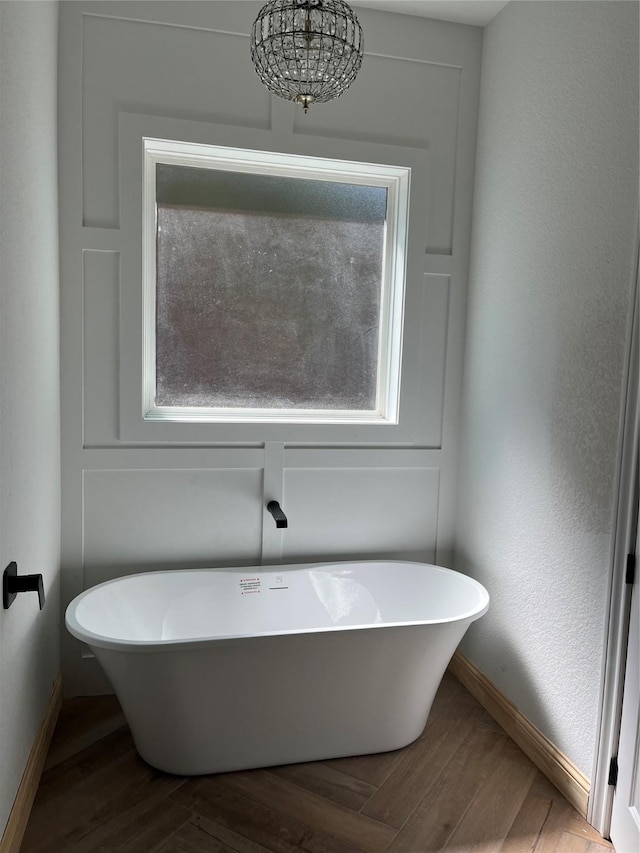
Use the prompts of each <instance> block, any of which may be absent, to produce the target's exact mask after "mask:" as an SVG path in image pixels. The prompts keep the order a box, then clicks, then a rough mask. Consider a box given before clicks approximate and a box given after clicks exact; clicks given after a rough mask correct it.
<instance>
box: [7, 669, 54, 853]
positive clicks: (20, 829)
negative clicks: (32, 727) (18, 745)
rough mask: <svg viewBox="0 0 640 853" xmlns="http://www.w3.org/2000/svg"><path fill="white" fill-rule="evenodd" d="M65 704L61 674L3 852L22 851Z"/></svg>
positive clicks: (14, 811)
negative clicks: (34, 802)
mask: <svg viewBox="0 0 640 853" xmlns="http://www.w3.org/2000/svg"><path fill="white" fill-rule="evenodd" d="M61 704H62V678H61V676H60V675H58V676H56V679H55V681H54V682H53V688H52V690H51V696H50V697H49V703H48V705H47V710H46V712H45V715H44V717H43V719H42V723H41V724H40V728H39V729H38V733H37V734H36V737H35V740H34V741H33V746H32V747H31V752H30V753H29V758H28V760H27V766H26V767H25V769H24V773H23V774H22V780H21V782H20V787H19V788H18V793H17V794H16V798H15V800H14V802H13V808H12V809H11V813H10V814H9V820H8V822H7V826H6V828H5V830H4V834H3V836H2V840H1V841H0V853H19V850H20V845H21V844H22V838H23V836H24V832H25V829H26V828H27V822H28V820H29V815H30V814H31V809H32V807H33V801H34V800H35V797H36V792H37V790H38V785H39V784H40V776H41V775H42V768H43V767H44V762H45V760H46V758H47V752H48V751H49V744H50V743H51V738H52V737H53V730H54V729H55V727H56V721H57V719H58V714H59V713H60V705H61Z"/></svg>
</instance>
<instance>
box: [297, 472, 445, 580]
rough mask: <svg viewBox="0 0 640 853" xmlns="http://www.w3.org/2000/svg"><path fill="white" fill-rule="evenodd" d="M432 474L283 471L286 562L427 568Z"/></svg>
mask: <svg viewBox="0 0 640 853" xmlns="http://www.w3.org/2000/svg"><path fill="white" fill-rule="evenodd" d="M439 473H440V472H439V471H438V469H437V468H382V469H380V468H379V469H377V470H376V469H367V468H330V467H327V468H289V469H286V470H285V472H284V495H283V500H282V508H283V510H284V511H285V513H286V515H287V518H288V520H289V527H288V528H287V530H286V531H284V535H283V556H284V561H285V562H288V563H291V562H295V561H297V560H301V561H305V560H306V561H307V562H310V561H312V560H316V559H320V560H322V559H333V560H335V559H347V560H356V559H359V558H360V557H371V558H372V559H384V558H386V557H393V558H395V559H400V560H424V561H426V562H433V560H434V557H435V549H436V522H437V515H438V481H439Z"/></svg>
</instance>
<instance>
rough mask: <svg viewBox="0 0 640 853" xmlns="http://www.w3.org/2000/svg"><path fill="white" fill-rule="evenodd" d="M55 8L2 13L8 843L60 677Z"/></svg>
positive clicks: (0, 497)
mask: <svg viewBox="0 0 640 853" xmlns="http://www.w3.org/2000/svg"><path fill="white" fill-rule="evenodd" d="M57 13H58V10H57V3H49V2H47V3H38V2H36V3H22V2H3V3H0V112H1V122H0V156H1V169H0V199H1V200H2V204H1V207H0V483H1V491H0V570H4V567H5V566H6V565H7V564H8V563H9V562H10V561H11V560H16V561H17V563H18V568H19V570H20V572H21V573H24V574H30V573H33V572H42V574H43V575H44V583H45V590H46V594H47V602H46V605H45V609H44V610H43V611H42V613H41V612H40V611H39V610H38V600H37V597H36V596H35V594H33V593H30V594H28V595H20V596H18V598H17V599H16V600H15V602H14V603H13V605H12V606H11V609H10V610H6V611H5V610H0V836H1V835H2V832H3V830H4V827H5V824H6V821H7V817H8V815H9V812H10V810H11V807H12V805H13V800H14V797H15V794H16V791H17V789H18V785H19V784H20V779H21V777H22V772H23V770H24V766H25V763H26V760H27V757H28V755H29V751H30V749H31V746H32V743H33V739H34V737H35V734H36V731H37V729H38V726H39V725H40V722H41V721H42V718H43V716H44V712H45V708H46V704H47V700H48V698H49V695H50V692H51V686H52V682H53V679H54V678H55V676H56V673H57V672H58V669H59V646H60V640H59V623H60V619H59V605H60V602H59V562H60V558H59V555H60V467H59V457H60V434H59V420H60V418H59V412H60V402H59V380H58V373H59V369H58V364H59V360H58V329H59V322H58V226H57V214H58V209H57V163H56V61H57V58H56V51H57V28H58V21H57Z"/></svg>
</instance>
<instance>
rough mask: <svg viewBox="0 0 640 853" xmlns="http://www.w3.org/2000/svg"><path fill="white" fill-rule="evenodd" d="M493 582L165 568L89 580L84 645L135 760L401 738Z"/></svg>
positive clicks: (415, 723)
mask: <svg viewBox="0 0 640 853" xmlns="http://www.w3.org/2000/svg"><path fill="white" fill-rule="evenodd" d="M488 606H489V596H488V594H487V591H486V590H485V589H484V587H483V586H481V585H480V584H479V583H477V582H476V581H474V580H472V579H471V578H468V577H466V576H465V575H462V574H459V573H457V572H453V571H451V570H449V569H443V568H440V567H438V566H431V565H426V564H423V563H404V562H367V563H362V562H360V563H339V564H322V565H320V564H314V565H292V566H282V567H268V568H265V567H262V568H243V569H230V570H219V569H200V570H189V569H183V570H180V571H157V572H151V573H146V574H138V575H130V576H128V577H122V578H118V579H116V580H112V581H108V582H107V583H103V584H100V585H98V586H95V587H92V588H90V589H88V590H86V591H85V592H83V593H82V594H81V595H79V596H78V597H77V598H75V599H74V600H73V601H72V602H71V604H70V605H69V607H68V609H67V613H66V624H67V628H68V629H69V631H70V632H71V633H72V634H73V635H74V636H75V637H77V638H78V639H80V640H82V641H84V642H85V643H88V645H89V646H90V647H91V649H92V650H93V651H94V653H95V655H96V658H97V659H98V661H99V662H100V664H101V666H102V668H103V669H104V671H105V672H106V674H107V676H108V678H109V679H110V681H111V684H112V685H113V688H114V690H115V692H116V694H117V696H118V699H119V700H120V703H121V705H122V708H123V711H124V714H125V717H126V719H127V722H128V723H129V726H130V728H131V732H132V735H133V738H134V741H135V744H136V748H137V749H138V752H139V753H140V755H141V756H142V757H143V758H144V759H145V760H146V761H147V762H148V763H149V764H151V765H153V766H154V767H157V768H159V769H161V770H165V771H167V772H169V773H176V774H180V775H195V774H201V773H219V772H223V771H228V770H240V769H246V768H253V767H265V766H269V765H274V764H289V763H294V762H300V761H314V760H318V759H325V758H336V757H338V756H345V755H362V754H366V753H371V752H385V751H387V750H392V749H398V748H400V747H402V746H406V745H407V744H408V743H411V741H413V740H415V739H416V738H417V737H418V736H419V735H420V733H421V732H422V730H423V728H424V725H425V723H426V720H427V716H428V714H429V711H430V709H431V704H432V702H433V698H434V696H435V693H436V690H437V689H438V686H439V684H440V680H441V679H442V676H443V674H444V671H445V669H446V667H447V664H448V663H449V660H450V659H451V656H452V655H453V653H454V651H455V649H456V646H457V645H458V643H459V642H460V640H461V639H462V636H463V635H464V633H465V631H466V630H467V628H468V627H469V625H470V624H471V623H472V622H473V621H474V620H476V619H479V618H480V616H482V615H483V614H484V613H485V612H486V611H487V609H488Z"/></svg>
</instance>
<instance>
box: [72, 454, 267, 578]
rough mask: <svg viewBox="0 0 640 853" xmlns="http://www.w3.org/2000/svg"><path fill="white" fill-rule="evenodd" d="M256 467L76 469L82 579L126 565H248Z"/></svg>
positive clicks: (257, 547)
mask: <svg viewBox="0 0 640 853" xmlns="http://www.w3.org/2000/svg"><path fill="white" fill-rule="evenodd" d="M261 504H262V471H261V470H252V469H243V470H234V469H225V470H207V469H191V470H179V469H177V470H122V471H86V472H85V474H84V585H85V587H87V586H92V585H93V584H95V583H98V582H99V581H101V580H106V579H107V577H116V576H118V575H121V574H126V573H127V572H128V571H150V570H153V569H154V568H158V569H163V568H177V567H180V566H184V567H187V566H189V567H206V566H208V565H215V566H224V565H232V564H233V565H256V564H257V563H259V562H260V551H261V541H262V511H261Z"/></svg>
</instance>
